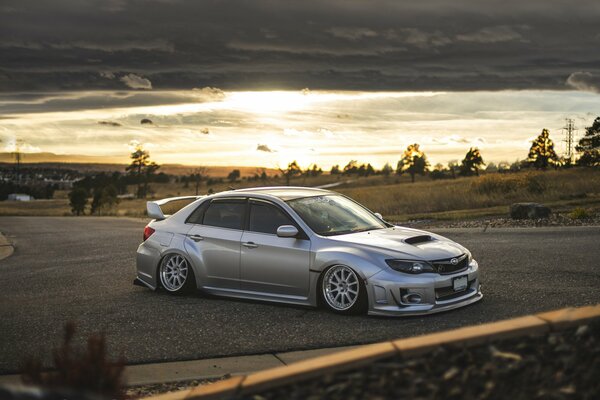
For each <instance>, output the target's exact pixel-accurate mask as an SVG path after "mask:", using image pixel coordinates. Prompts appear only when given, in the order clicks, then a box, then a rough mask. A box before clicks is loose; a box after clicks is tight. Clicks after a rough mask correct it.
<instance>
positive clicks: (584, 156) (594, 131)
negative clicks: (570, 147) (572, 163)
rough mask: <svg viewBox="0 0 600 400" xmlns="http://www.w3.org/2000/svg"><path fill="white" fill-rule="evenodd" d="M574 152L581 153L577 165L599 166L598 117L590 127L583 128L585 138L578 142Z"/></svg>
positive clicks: (599, 126)
mask: <svg viewBox="0 0 600 400" xmlns="http://www.w3.org/2000/svg"><path fill="white" fill-rule="evenodd" d="M575 150H577V151H578V152H579V153H581V157H579V160H577V164H579V165H584V166H588V167H594V166H595V167H597V166H600V117H597V118H596V119H595V120H594V123H593V124H592V126H588V127H587V128H585V136H584V137H582V138H581V139H580V140H579V143H578V144H577V146H575Z"/></svg>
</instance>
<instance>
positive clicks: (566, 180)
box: [0, 168, 600, 221]
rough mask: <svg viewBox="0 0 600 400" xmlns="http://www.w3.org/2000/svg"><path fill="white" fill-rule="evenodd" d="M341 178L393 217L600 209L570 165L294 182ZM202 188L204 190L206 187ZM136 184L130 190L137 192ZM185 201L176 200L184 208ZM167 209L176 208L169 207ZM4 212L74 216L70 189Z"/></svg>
mask: <svg viewBox="0 0 600 400" xmlns="http://www.w3.org/2000/svg"><path fill="white" fill-rule="evenodd" d="M336 182H339V183H340V185H339V186H336V187H335V188H333V190H336V191H338V192H341V193H343V194H345V195H348V196H350V197H352V198H353V199H356V200H357V201H359V202H361V203H362V204H364V205H366V206H367V207H369V208H370V209H371V210H373V211H376V212H380V213H382V214H383V215H384V216H385V217H386V218H387V219H389V220H391V221H405V220H409V219H465V218H476V217H483V216H491V215H504V214H506V212H507V207H508V206H509V205H510V204H511V203H514V202H523V201H535V202H541V203H544V204H547V205H548V206H550V207H551V208H552V209H553V211H561V212H569V211H571V210H573V209H575V208H583V209H585V210H587V211H589V212H590V213H592V214H597V213H600V171H598V170H591V169H580V168H577V169H571V170H562V171H546V172H538V171H528V172H521V173H517V174H487V175H483V176H480V177H472V178H458V179H451V180H441V181H440V180H437V181H434V180H431V179H429V178H427V177H418V178H417V182H415V183H410V180H409V178H408V177H407V176H403V177H396V176H390V177H384V176H372V177H368V178H350V177H345V176H331V175H322V176H319V177H308V178H307V177H300V178H295V179H293V180H292V181H291V185H296V186H319V185H325V184H329V183H336ZM284 184H285V181H284V180H283V179H281V178H279V179H269V180H267V181H266V182H261V181H246V180H242V181H240V182H236V183H234V184H230V183H220V184H217V185H213V186H211V187H210V189H212V190H213V191H215V192H218V191H222V190H227V189H228V187H229V186H230V185H232V186H235V188H243V187H252V186H263V185H273V186H275V185H284ZM152 188H153V190H154V195H153V198H156V199H159V198H165V197H173V196H184V195H194V194H195V188H194V187H193V185H190V186H189V187H188V188H184V187H183V184H180V183H168V184H153V185H152ZM208 189H209V188H208V187H207V186H206V184H205V183H204V184H202V185H201V186H200V194H205V193H206V192H207V191H208ZM133 191H134V188H133V187H131V188H130V192H133ZM145 204H146V200H139V199H122V200H121V201H120V202H119V204H118V205H117V206H116V207H115V208H114V209H112V210H110V211H109V212H107V213H105V215H118V216H129V217H143V216H144V215H145ZM182 205H183V203H181V204H178V206H182ZM166 211H167V213H168V212H170V211H172V210H166ZM0 215H38V216H62V215H72V214H71V210H70V207H69V204H68V199H67V193H66V192H60V191H59V192H57V193H56V195H55V199H52V200H36V201H32V202H9V201H4V202H0Z"/></svg>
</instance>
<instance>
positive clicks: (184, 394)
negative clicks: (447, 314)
mask: <svg viewBox="0 0 600 400" xmlns="http://www.w3.org/2000/svg"><path fill="white" fill-rule="evenodd" d="M596 318H600V305H595V306H588V307H581V308H565V309H561V310H556V311H550V312H545V313H540V314H535V315H528V316H525V317H520V318H515V319H509V320H504V321H498V322H492V323H487V324H482V325H477V326H469V327H465V328H459V329H454V330H450V331H446V332H439V333H433V334H428V335H423V336H417V337H413V338H407V339H399V340H394V341H389V342H382V343H377V344H372V345H365V346H360V347H357V348H354V349H351V350H346V351H341V352H338V353H334V354H331V355H326V356H321V357H316V358H312V359H309V360H305V361H300V362H296V363H293V364H290V365H286V366H282V367H276V368H272V369H268V370H265V371H260V372H256V373H253V374H250V375H245V376H244V375H242V376H236V377H233V378H230V379H226V380H223V381H220V382H217V383H214V384H209V385H202V386H197V387H195V388H192V389H188V390H184V391H181V392H173V393H168V394H164V395H160V396H153V397H148V398H147V400H191V399H193V400H209V399H224V398H228V397H231V396H233V395H247V394H250V393H255V392H257V391H263V390H267V389H271V388H274V387H277V386H281V385H285V384H288V383H291V382H297V381H301V380H304V379H310V378H313V377H315V376H320V375H323V374H326V373H333V372H337V371H341V370H347V369H352V368H356V367H359V366H361V365H364V364H368V363H370V362H372V361H375V360H377V359H380V358H385V357H390V356H392V355H394V354H402V355H414V354H419V353H424V352H427V351H428V350H431V349H433V348H435V347H438V346H442V345H443V346H453V345H454V346H455V345H464V346H470V345H475V344H480V343H485V342H489V341H491V340H496V339H505V338H510V337H515V336H521V335H541V334H544V333H547V332H550V331H552V330H561V329H564V328H568V327H571V326H576V325H580V324H582V323H585V322H587V321H590V320H592V319H596Z"/></svg>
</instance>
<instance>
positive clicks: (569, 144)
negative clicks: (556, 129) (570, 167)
mask: <svg viewBox="0 0 600 400" xmlns="http://www.w3.org/2000/svg"><path fill="white" fill-rule="evenodd" d="M563 131H564V132H565V139H564V142H565V158H566V159H567V160H569V162H570V163H573V142H574V140H575V120H574V119H573V118H565V126H564V127H563Z"/></svg>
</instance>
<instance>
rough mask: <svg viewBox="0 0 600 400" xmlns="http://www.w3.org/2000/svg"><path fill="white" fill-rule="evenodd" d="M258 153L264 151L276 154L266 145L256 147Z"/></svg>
mask: <svg viewBox="0 0 600 400" xmlns="http://www.w3.org/2000/svg"><path fill="white" fill-rule="evenodd" d="M256 151H264V152H266V153H274V152H275V150H273V149H271V148H270V147H269V146H267V145H266V144H259V145H258V146H256Z"/></svg>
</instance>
